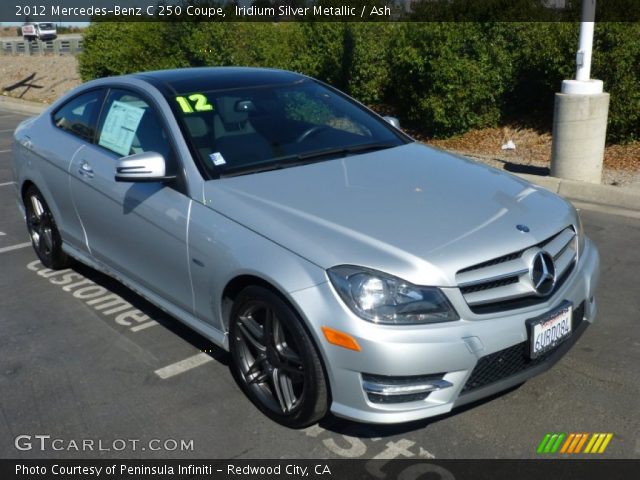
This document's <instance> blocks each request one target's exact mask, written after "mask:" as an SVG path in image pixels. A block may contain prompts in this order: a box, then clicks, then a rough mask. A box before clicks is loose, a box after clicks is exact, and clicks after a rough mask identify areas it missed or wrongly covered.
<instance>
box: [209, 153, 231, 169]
mask: <svg viewBox="0 0 640 480" xmlns="http://www.w3.org/2000/svg"><path fill="white" fill-rule="evenodd" d="M209 158H210V159H211V161H212V162H213V164H214V165H215V166H216V167H219V166H220V165H226V164H227V162H226V161H225V159H224V157H223V156H222V154H221V153H220V152H215V153H212V154H211V155H209Z"/></svg>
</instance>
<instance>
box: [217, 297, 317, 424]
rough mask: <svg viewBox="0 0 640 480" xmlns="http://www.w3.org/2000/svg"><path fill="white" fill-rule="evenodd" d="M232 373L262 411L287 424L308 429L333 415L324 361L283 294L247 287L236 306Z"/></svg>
mask: <svg viewBox="0 0 640 480" xmlns="http://www.w3.org/2000/svg"><path fill="white" fill-rule="evenodd" d="M229 348H230V351H231V359H232V360H231V365H230V368H231V372H232V374H233V377H234V378H235V380H236V382H237V383H238V385H239V386H240V388H241V389H242V391H243V392H244V393H245V394H246V395H247V397H249V399H250V400H251V401H252V402H253V403H254V405H256V406H257V407H258V408H259V409H260V411H262V412H263V413H264V414H265V415H266V416H268V417H269V418H271V419H272V420H274V421H276V422H278V423H279V424H281V425H284V426H286V427H291V428H304V427H307V426H309V425H312V424H314V423H316V422H317V421H318V420H320V419H321V418H322V417H324V416H325V415H326V413H327V409H328V403H329V394H328V390H327V382H326V378H325V374H324V369H323V367H322V362H321V360H320V357H319V355H318V352H317V350H316V347H315V346H314V344H313V342H312V340H311V338H310V336H309V334H308V333H307V331H306V330H305V328H304V326H303V325H302V321H301V319H300V318H299V317H298V315H297V314H296V313H295V312H294V311H293V310H292V309H291V307H290V306H289V305H287V304H286V303H285V302H284V301H283V300H282V299H281V298H280V297H279V296H278V295H276V294H275V293H273V292H272V291H271V290H268V289H266V288H263V287H259V286H251V287H247V288H246V289H244V290H243V291H242V292H240V294H239V295H238V297H237V299H236V301H235V302H234V304H233V308H232V309H231V318H230V325H229Z"/></svg>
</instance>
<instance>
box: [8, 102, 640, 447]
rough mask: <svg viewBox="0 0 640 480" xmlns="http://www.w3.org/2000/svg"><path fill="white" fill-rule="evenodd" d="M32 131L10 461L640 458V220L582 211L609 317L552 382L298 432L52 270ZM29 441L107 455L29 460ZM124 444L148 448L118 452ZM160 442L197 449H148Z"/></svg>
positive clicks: (100, 280)
mask: <svg viewBox="0 0 640 480" xmlns="http://www.w3.org/2000/svg"><path fill="white" fill-rule="evenodd" d="M22 118H24V117H22V116H19V115H14V114H8V113H2V112H0V232H1V233H0V272H1V273H0V328H1V332H2V334H0V392H1V396H0V457H2V458H43V457H55V458H96V457H104V458H116V457H121V458H131V457H143V458H149V457H150V458H167V457H171V458H236V457H240V458H280V457H288V458H334V457H335V458H374V457H377V458H384V459H389V458H404V457H408V458H419V457H424V458H431V457H436V458H447V457H466V458H474V457H478V458H487V457H488V458H493V457H517V458H520V457H527V458H529V457H535V456H536V452H535V450H536V448H537V446H538V444H539V443H540V440H541V439H542V438H543V436H544V435H545V434H546V433H547V432H612V433H613V434H614V437H613V439H612V441H611V443H610V445H609V447H608V448H607V451H606V452H605V453H604V454H603V455H602V456H606V457H632V458H640V440H638V438H637V432H638V431H640V419H639V418H638V415H637V412H638V411H639V410H640V371H639V370H638V368H637V366H638V365H639V364H640V335H639V334H640V321H639V317H638V312H639V311H640V295H638V287H639V285H640V275H639V274H638V271H640V250H639V249H638V248H637V247H638V245H640V219H639V218H637V217H636V218H633V217H632V216H625V215H619V214H618V213H617V212H614V211H610V210H607V209H604V210H603V209H597V208H591V207H589V206H585V208H583V210H582V217H583V221H584V224H585V228H586V230H587V233H588V234H589V235H590V236H591V237H592V238H593V239H594V240H595V241H596V243H597V244H598V246H599V248H600V251H601V255H602V262H603V263H602V276H601V288H600V290H599V301H600V315H599V318H598V321H597V323H596V324H595V325H593V326H592V327H591V328H589V329H588V330H587V332H586V333H585V335H584V336H583V337H582V338H581V339H580V341H579V342H578V343H577V345H576V346H575V347H574V348H573V349H572V350H571V351H570V352H569V354H568V355H567V356H566V357H565V358H564V359H563V360H562V361H561V362H560V363H559V364H557V365H556V366H555V367H554V368H553V369H552V370H550V371H549V372H547V373H546V374H543V375H542V376H539V377H536V378H535V379H533V380H531V381H529V382H527V383H526V384H524V385H523V386H521V387H520V388H518V389H515V390H512V391H510V392H507V393H504V394H502V395H499V396H498V397H496V398H493V399H490V400H488V401H484V402H482V403H480V404H477V405H474V406H473V407H472V408H465V409H464V410H459V411H456V412H454V413H452V414H450V415H446V416H443V417H439V418H435V419H431V420H427V421H422V422H416V423H411V424H405V425H396V426H382V427H381V426H372V425H362V424H356V423H352V422H347V421H343V420H340V419H336V418H334V417H331V416H329V417H328V418H327V419H325V420H324V421H322V422H321V424H320V425H318V426H314V427H311V428H308V429H306V430H302V431H295V430H288V429H285V428H283V427H280V426H279V425H277V424H274V423H273V422H271V421H270V420H268V419H267V418H266V417H264V416H263V415H262V414H260V413H259V411H258V410H257V409H256V408H254V407H253V406H252V405H251V404H250V402H249V401H248V400H247V399H246V398H245V397H244V395H243V394H242V393H241V392H240V389H239V388H238V387H237V385H236V384H235V382H234V381H233V379H232V377H231V375H230V373H229V370H228V366H227V365H228V355H227V354H226V353H225V352H223V351H221V350H220V349H218V348H217V347H215V346H214V345H212V344H211V343H210V342H208V341H207V340H206V339H204V338H203V337H201V336H199V335H198V334H196V333H194V332H192V331H190V330H189V329H187V328H186V327H184V326H182V325H181V324H180V323H179V322H178V321H177V320H175V319H173V318H171V317H170V316H168V315H167V314H165V313H163V312H162V311H160V310H159V309H157V308H155V307H154V306H152V305H151V304H149V303H148V302H146V301H145V300H144V299H142V298H140V297H139V296H137V295H136V294H134V293H133V292H131V291H130V290H128V289H127V288H125V287H123V286H122V285H121V284H119V283H118V282H116V281H114V280H112V279H110V278H108V277H106V276H104V275H102V274H99V273H97V272H95V271H93V270H91V269H89V268H87V267H84V266H82V265H74V266H73V267H72V268H71V269H68V270H64V271H58V272H53V271H50V270H48V269H46V268H44V267H43V266H42V264H40V263H39V262H38V261H37V257H36V256H35V254H34V252H33V250H32V249H31V248H29V247H28V246H25V244H26V243H27V242H28V237H27V234H26V229H25V227H24V222H23V220H22V218H20V214H19V212H18V210H17V208H16V204H15V193H14V188H13V186H12V185H11V183H10V182H11V172H10V153H9V151H8V150H9V148H10V138H11V131H12V129H13V128H14V127H15V125H17V123H18V122H19V121H20V120H21V119H22ZM19 435H32V436H33V435H51V437H52V438H59V439H63V440H65V442H69V441H71V440H75V441H80V440H82V439H95V440H96V441H98V440H101V441H102V442H104V444H103V446H104V447H105V449H104V450H102V451H99V450H97V447H96V448H94V449H92V450H85V451H77V450H75V449H73V448H71V449H69V448H63V449H62V450H52V449H48V450H45V451H40V450H39V449H35V448H34V449H31V450H25V451H18V450H17V449H16V447H15V445H14V439H15V438H16V437H17V436H19ZM114 439H139V440H140V444H139V445H137V447H136V448H134V447H133V446H132V444H128V446H127V448H126V449H124V450H122V451H119V450H117V449H115V448H111V447H112V446H113V445H114V444H113V441H114ZM150 439H174V440H177V441H178V442H180V441H181V440H184V441H186V442H191V441H192V448H191V449H185V450H181V449H176V450H170V449H169V451H168V450H167V449H161V450H158V451H156V450H153V451H150V450H149V449H148V448H145V447H144V445H145V442H146V441H148V440H150ZM59 446H63V447H67V446H68V443H60V444H59ZM106 448H109V449H108V450H107V449H106Z"/></svg>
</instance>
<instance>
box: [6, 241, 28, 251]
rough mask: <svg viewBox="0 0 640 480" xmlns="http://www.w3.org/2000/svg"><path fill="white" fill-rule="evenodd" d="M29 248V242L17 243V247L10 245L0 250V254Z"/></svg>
mask: <svg viewBox="0 0 640 480" xmlns="http://www.w3.org/2000/svg"><path fill="white" fill-rule="evenodd" d="M30 246H31V242H26V243H18V244H17V245H11V246H9V247H3V248H0V253H5V252H10V251H12V250H18V249H20V248H26V247H30Z"/></svg>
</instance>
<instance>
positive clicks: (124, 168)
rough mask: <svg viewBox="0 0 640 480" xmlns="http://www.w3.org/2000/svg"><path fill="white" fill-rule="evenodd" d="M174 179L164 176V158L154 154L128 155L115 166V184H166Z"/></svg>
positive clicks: (171, 176)
mask: <svg viewBox="0 0 640 480" xmlns="http://www.w3.org/2000/svg"><path fill="white" fill-rule="evenodd" d="M174 178H176V177H175V175H166V162H165V161H164V157H163V156H162V155H161V154H159V153H156V152H142V153H136V154H133V155H129V156H128V157H124V158H121V159H120V160H119V161H118V164H117V165H116V176H115V180H116V182H166V181H168V180H173V179H174Z"/></svg>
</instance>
